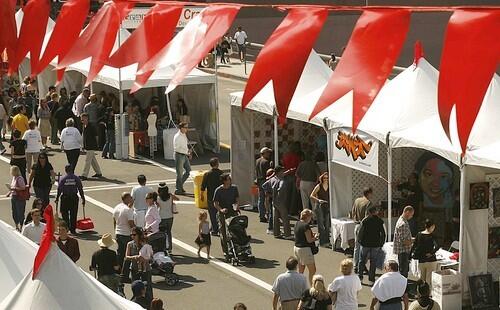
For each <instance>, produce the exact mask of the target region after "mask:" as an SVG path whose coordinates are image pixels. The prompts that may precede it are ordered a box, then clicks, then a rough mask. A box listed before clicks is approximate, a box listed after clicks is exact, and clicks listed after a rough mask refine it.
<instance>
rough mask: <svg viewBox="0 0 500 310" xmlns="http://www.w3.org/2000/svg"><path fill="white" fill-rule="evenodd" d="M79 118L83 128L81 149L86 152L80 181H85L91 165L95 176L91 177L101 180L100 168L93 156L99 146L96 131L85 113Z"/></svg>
mask: <svg viewBox="0 0 500 310" xmlns="http://www.w3.org/2000/svg"><path fill="white" fill-rule="evenodd" d="M80 118H81V120H82V127H83V134H82V136H83V149H84V150H85V151H86V156H85V167H84V168H83V174H82V176H81V177H80V179H82V180H87V178H88V175H89V171H90V165H92V168H93V169H94V171H95V175H93V176H92V177H93V178H101V177H102V173H101V167H99V163H98V162H97V159H96V156H95V154H96V151H99V145H98V144H97V129H96V128H95V126H94V125H92V124H91V123H89V116H88V114H87V113H82V115H80Z"/></svg>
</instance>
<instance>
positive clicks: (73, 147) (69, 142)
mask: <svg viewBox="0 0 500 310" xmlns="http://www.w3.org/2000/svg"><path fill="white" fill-rule="evenodd" d="M82 142H83V141H82V135H81V134H80V132H79V131H78V129H76V128H75V122H74V121H73V119H72V118H68V119H67V120H66V128H64V129H63V130H62V131H61V149H62V150H64V153H66V159H67V160H68V164H70V165H71V167H72V171H75V167H76V164H77V163H78V157H80V148H81V147H82Z"/></svg>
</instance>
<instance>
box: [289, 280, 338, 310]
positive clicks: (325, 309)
mask: <svg viewBox="0 0 500 310" xmlns="http://www.w3.org/2000/svg"><path fill="white" fill-rule="evenodd" d="M297 309H314V310H332V299H331V298H330V294H328V291H327V290H326V287H325V280H324V279H323V276H322V275H319V274H317V275H314V277H313V280H312V285H311V288H310V289H306V290H305V291H304V293H303V294H302V298H301V299H300V302H299V307H298V308H297Z"/></svg>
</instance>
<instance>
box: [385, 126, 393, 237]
mask: <svg viewBox="0 0 500 310" xmlns="http://www.w3.org/2000/svg"><path fill="white" fill-rule="evenodd" d="M390 134H391V133H390V132H389V133H387V137H386V145H387V226H389V227H387V240H388V241H391V240H392V237H391V230H392V148H391V144H390V143H389V135H390Z"/></svg>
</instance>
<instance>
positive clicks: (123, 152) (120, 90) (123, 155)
mask: <svg viewBox="0 0 500 310" xmlns="http://www.w3.org/2000/svg"><path fill="white" fill-rule="evenodd" d="M121 30H122V26H121V24H120V27H119V29H118V47H120V46H121V45H122V42H121V39H122V37H121ZM118 97H119V101H120V136H121V137H120V138H121V139H120V140H121V141H122V143H121V158H120V159H127V158H128V148H125V145H126V144H125V117H124V114H125V112H124V109H123V88H122V70H121V68H118ZM127 146H128V144H127Z"/></svg>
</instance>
